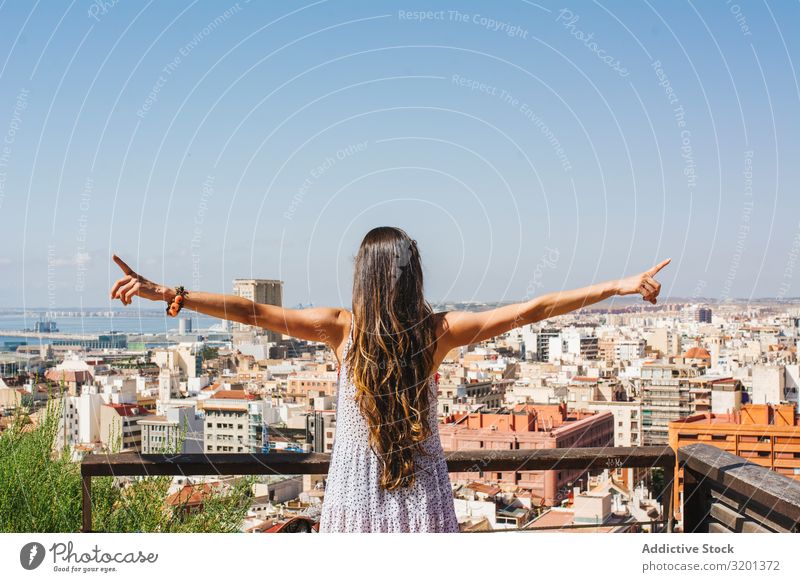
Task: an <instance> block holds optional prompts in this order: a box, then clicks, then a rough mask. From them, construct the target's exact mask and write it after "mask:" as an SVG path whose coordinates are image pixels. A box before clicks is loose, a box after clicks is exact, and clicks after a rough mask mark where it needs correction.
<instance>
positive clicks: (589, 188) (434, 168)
mask: <svg viewBox="0 0 800 582" xmlns="http://www.w3.org/2000/svg"><path fill="white" fill-rule="evenodd" d="M424 11H429V13H428V14H420V12H424ZM798 21H800V4H798V3H796V2H785V3H784V2H763V3H760V2H747V3H745V2H742V3H740V4H737V3H734V2H725V1H719V2H694V3H691V2H643V3H632V2H571V3H570V2H567V3H564V2H560V3H548V2H541V3H533V2H524V1H509V2H503V3H494V2H493V3H489V2H482V3H478V2H472V3H471V2H437V3H423V2H399V3H398V2H392V3H376V2H341V1H335V0H331V1H327V2H325V1H320V2H281V3H278V2H274V3H256V2H244V1H240V2H238V3H226V2H214V3H212V2H202V1H197V2H160V3H155V2H150V3H145V2H130V1H126V0H119V1H118V2H116V3H115V2H113V1H111V0H109V1H106V2H105V3H103V2H100V1H98V2H86V1H77V0H76V1H75V2H71V3H67V2H63V3H57V2H47V3H45V2H36V3H34V2H21V1H13V0H12V1H6V2H3V3H2V4H0V215H1V216H2V217H3V226H2V232H3V238H2V240H3V244H2V249H0V306H5V307H20V306H27V307H52V308H65V307H69V306H78V305H83V306H104V305H108V304H109V302H108V299H107V292H108V288H109V286H110V284H111V282H113V280H114V279H116V278H117V272H116V267H115V266H114V265H113V263H112V262H111V260H110V255H111V253H112V252H116V253H118V254H119V255H121V256H122V257H124V258H126V259H127V260H129V262H130V263H131V264H132V265H134V266H135V267H138V268H139V270H140V271H141V272H142V273H143V274H145V275H146V276H148V277H150V278H152V279H155V280H159V281H163V282H165V283H168V284H183V285H186V286H188V287H190V288H201V289H203V290H208V291H225V292H230V290H231V280H232V279H233V278H235V277H262V278H280V279H282V280H284V281H285V288H284V292H285V303H286V304H287V305H295V304H298V303H303V304H308V303H314V304H316V305H323V304H329V305H349V301H350V289H351V276H352V257H353V255H354V253H355V251H356V249H357V246H358V243H359V242H360V240H361V238H362V237H363V235H364V234H365V233H366V232H367V231H368V230H369V229H370V228H372V227H374V226H378V225H385V224H390V225H397V226H400V227H402V228H404V229H406V230H407V231H408V232H409V233H410V234H411V235H412V236H414V237H415V238H416V239H417V240H418V242H419V245H420V249H421V252H422V255H423V260H424V264H425V269H426V277H427V278H426V289H427V293H428V297H429V299H431V300H432V301H440V300H469V299H475V300H488V301H493V300H521V299H526V298H530V297H531V296H533V295H535V294H538V293H543V292H548V291H554V290H558V289H562V288H567V287H575V286H582V285H585V284H589V283H591V282H595V281H599V280H604V279H609V278H614V277H618V276H621V275H623V274H629V273H633V272H637V271H641V270H643V269H645V268H647V267H649V266H651V265H652V264H653V263H655V262H656V261H658V260H660V259H662V258H664V257H672V258H673V263H672V264H671V265H670V266H669V267H668V268H667V269H666V270H665V271H664V272H663V281H664V290H663V293H664V294H669V295H680V296H689V297H692V296H698V297H699V296H706V297H717V298H722V299H725V298H733V297H743V298H753V297H790V296H797V295H800V264H798V252H799V251H800V248H799V246H800V244H799V243H800V212H799V211H800V196H798V193H797V185H798V177H799V176H798V164H797V162H796V160H797V159H798V158H799V157H800V156H798V154H800V152H799V151H798V149H799V148H798V144H800V140H798V137H797V136H798V134H799V130H800V113H799V112H800V107H799V106H800V89H799V88H798V79H797V74H798V71H797V66H798V63H800V50H799V47H798V40H797V37H796V34H794V32H795V30H794V29H792V28H791V27H790V23H792V22H795V23H796V22H798Z"/></svg>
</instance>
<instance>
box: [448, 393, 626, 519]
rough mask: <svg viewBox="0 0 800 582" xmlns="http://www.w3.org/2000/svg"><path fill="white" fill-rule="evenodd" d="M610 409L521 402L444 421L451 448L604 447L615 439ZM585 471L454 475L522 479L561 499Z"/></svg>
mask: <svg viewBox="0 0 800 582" xmlns="http://www.w3.org/2000/svg"><path fill="white" fill-rule="evenodd" d="M613 431H614V416H613V415H612V414H611V413H610V412H601V413H594V412H589V411H573V412H571V413H568V412H567V407H566V404H565V403H561V404H558V405H530V404H519V405H516V406H514V407H513V408H505V407H503V408H498V409H495V410H486V411H483V410H482V411H479V412H475V413H470V414H463V415H452V416H450V417H448V418H446V419H445V423H444V424H441V425H439V436H440V438H441V441H442V447H443V448H444V450H445V451H465V450H488V451H491V450H514V449H542V448H550V449H555V448H570V447H604V446H611V445H612V444H613V441H614V436H613ZM584 476H585V473H584V472H581V471H568V470H561V471H517V472H499V471H498V472H495V471H492V472H483V471H477V472H465V473H454V474H452V475H451V477H452V478H453V479H454V480H463V481H465V482H471V481H483V482H490V483H497V484H509V485H516V486H518V487H520V488H523V489H528V490H530V492H531V494H532V495H535V496H539V497H541V498H543V500H544V504H545V505H556V504H558V503H560V501H561V500H562V499H565V498H566V495H567V494H568V492H569V491H570V490H571V488H572V486H573V484H574V483H575V482H576V481H577V480H579V479H581V478H583V477H584Z"/></svg>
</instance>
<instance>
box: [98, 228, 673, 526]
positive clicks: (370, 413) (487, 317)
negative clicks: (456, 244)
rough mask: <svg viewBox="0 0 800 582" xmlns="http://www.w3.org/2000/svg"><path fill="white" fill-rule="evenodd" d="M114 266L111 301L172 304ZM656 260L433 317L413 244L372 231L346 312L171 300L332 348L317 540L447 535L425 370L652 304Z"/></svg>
mask: <svg viewBox="0 0 800 582" xmlns="http://www.w3.org/2000/svg"><path fill="white" fill-rule="evenodd" d="M114 261H116V263H117V264H118V265H119V266H120V267H121V268H122V271H123V272H124V277H122V278H121V279H120V280H118V281H117V282H116V283H115V284H114V286H113V287H112V289H111V298H112V299H119V300H120V301H122V303H123V304H124V305H130V303H131V300H132V298H133V297H134V296H136V295H138V296H140V297H143V298H145V299H150V300H154V301H167V302H168V303H173V302H174V301H175V300H176V296H177V295H178V294H179V293H178V290H177V289H180V288H176V289H172V288H168V287H164V286H161V285H157V284H155V283H153V282H151V281H149V280H147V279H145V278H143V277H141V276H140V275H138V274H136V273H135V272H133V271H132V270H131V268H130V267H128V265H126V264H125V263H124V262H123V261H122V260H121V259H119V258H117V257H116V255H115V256H114ZM668 263H669V259H667V260H665V261H663V262H661V263H660V264H658V265H656V266H655V267H653V268H652V269H650V270H649V271H645V272H644V273H641V274H639V275H635V276H633V277H628V278H625V279H621V280H616V281H609V282H607V283H599V284H596V285H591V286H589V287H584V288H581V289H576V290H572V291H563V292H557V293H550V294H547V295H542V296H541V297H537V298H535V299H531V300H530V301H525V302H522V303H516V304H512V305H506V306H504V307H498V308H497V309H490V310H486V311H481V312H461V311H450V312H441V313H434V312H433V311H432V309H431V306H430V304H429V303H428V302H427V301H426V300H425V298H424V294H423V285H422V265H421V262H420V255H419V251H418V250H417V243H416V241H415V240H412V239H411V238H410V237H409V236H408V235H407V234H406V233H405V232H404V231H403V230H401V229H399V228H393V227H379V228H375V229H373V230H371V231H370V232H368V233H367V235H366V236H365V237H364V240H363V241H362V242H361V246H360V248H359V250H358V254H357V256H356V259H355V272H354V275H353V300H352V311H348V310H346V309H339V308H328V307H316V308H308V309H284V308H282V307H277V306H273V305H262V304H259V303H254V302H252V301H250V300H248V299H244V298H241V297H237V296H233V295H221V294H216V293H204V292H202V291H189V292H188V293H187V294H185V295H183V296H182V298H181V299H182V301H183V306H184V307H186V308H188V309H191V310H194V311H198V312H200V313H205V314H207V315H210V316H213V317H219V318H223V319H229V320H232V321H237V322H240V323H244V324H248V325H254V326H258V327H263V328H266V329H269V330H272V331H276V332H278V333H282V334H285V335H289V336H293V337H297V338H301V339H305V340H310V341H318V342H324V343H325V344H327V345H328V346H329V347H330V348H331V349H332V350H333V352H334V354H335V355H336V359H337V361H338V363H339V388H338V393H337V399H338V402H337V409H336V410H337V429H336V437H335V439H334V447H333V453H332V456H331V464H330V469H329V473H328V479H327V483H326V487H325V498H324V501H323V506H322V517H321V520H320V531H321V532H333V531H337V532H341V531H359V532H362V531H381V532H396V531H404V532H408V531H413V532H457V531H458V523H457V521H456V516H455V510H454V507H453V496H452V490H451V487H450V479H449V477H448V474H447V464H446V462H445V458H444V452H443V450H442V446H441V443H440V441H439V434H438V428H437V415H436V402H437V386H436V382H435V373H436V370H437V369H438V368H439V365H440V363H441V362H442V360H443V359H444V357H445V355H446V354H447V353H448V352H449V351H450V350H452V349H453V348H456V347H458V346H463V345H468V344H474V343H477V342H480V341H483V340H486V339H489V338H492V337H494V336H497V335H500V334H502V333H505V332H507V331H509V330H511V329H513V328H516V327H519V326H522V325H526V324H529V323H533V322H536V321H539V320H543V319H548V318H551V317H555V316H557V315H562V314H564V313H568V312H570V311H573V310H575V309H580V308H581V307H585V306H587V305H590V304H593V303H596V302H598V301H602V300H603V299H606V298H608V297H611V296H613V295H628V294H635V293H639V294H641V295H642V297H643V299H645V300H647V301H650V302H651V303H655V302H656V297H658V294H659V291H660V290H661V284H660V283H658V282H657V281H656V280H655V279H654V278H653V277H654V276H655V274H656V273H657V272H658V271H660V270H661V269H662V268H664V267H665V266H666V265H667V264H668ZM173 314H174V311H173Z"/></svg>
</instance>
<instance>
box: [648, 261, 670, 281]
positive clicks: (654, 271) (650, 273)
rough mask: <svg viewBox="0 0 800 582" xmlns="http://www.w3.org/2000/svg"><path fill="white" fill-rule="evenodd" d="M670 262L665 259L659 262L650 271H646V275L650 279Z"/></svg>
mask: <svg viewBox="0 0 800 582" xmlns="http://www.w3.org/2000/svg"><path fill="white" fill-rule="evenodd" d="M670 261H672V259H665V260H663V261H661V262H660V263H659V264H657V265H656V266H655V267H653V268H652V269H650V270H649V271H647V273H648V274H649V275H650V276H651V277H652V276H653V275H655V274H656V273H658V272H659V271H660V270H661V269H663V268H664V267H666V266H667V265H669V263H670Z"/></svg>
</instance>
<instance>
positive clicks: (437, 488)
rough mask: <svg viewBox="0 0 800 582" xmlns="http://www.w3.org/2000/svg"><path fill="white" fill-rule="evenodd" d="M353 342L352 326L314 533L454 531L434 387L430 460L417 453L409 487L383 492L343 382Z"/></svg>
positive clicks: (349, 388) (363, 426)
mask: <svg viewBox="0 0 800 582" xmlns="http://www.w3.org/2000/svg"><path fill="white" fill-rule="evenodd" d="M352 341H353V325H352V323H351V325H350V336H349V338H348V340H347V344H346V345H345V348H344V351H343V354H342V365H341V368H340V371H339V383H338V391H337V395H336V435H335V437H334V442H333V451H332V454H331V463H330V468H329V470H328V479H327V482H326V484H325V497H324V499H323V502H322V515H321V517H320V524H319V531H320V532H321V533H322V532H458V531H459V528H458V521H457V519H456V513H455V507H454V505H453V492H452V488H451V486H450V477H449V476H448V474H447V462H446V460H445V457H444V450H443V449H442V444H441V441H440V440H439V430H438V418H437V414H436V398H437V386H436V382H435V379H434V377H433V376H431V379H430V386H431V392H432V397H431V406H430V413H429V414H430V424H431V431H432V433H431V436H430V438H428V439H427V440H426V441H425V444H424V446H425V448H426V450H428V451H430V453H431V456H425V455H420V454H417V457H416V458H415V467H416V473H415V481H414V485H412V486H411V487H401V488H398V489H395V490H393V491H386V490H384V489H383V488H381V486H380V468H381V467H380V461H379V459H378V457H377V456H376V454H375V452H374V451H373V450H372V449H371V448H370V446H369V440H368V437H369V430H368V425H367V421H366V418H364V416H363V414H362V413H361V410H360V409H359V408H358V403H357V402H356V401H355V392H356V389H355V385H354V384H353V383H352V382H351V381H349V380H348V379H347V364H346V363H345V360H344V358H345V357H346V356H347V351H348V349H349V348H350V344H351V343H352Z"/></svg>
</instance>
